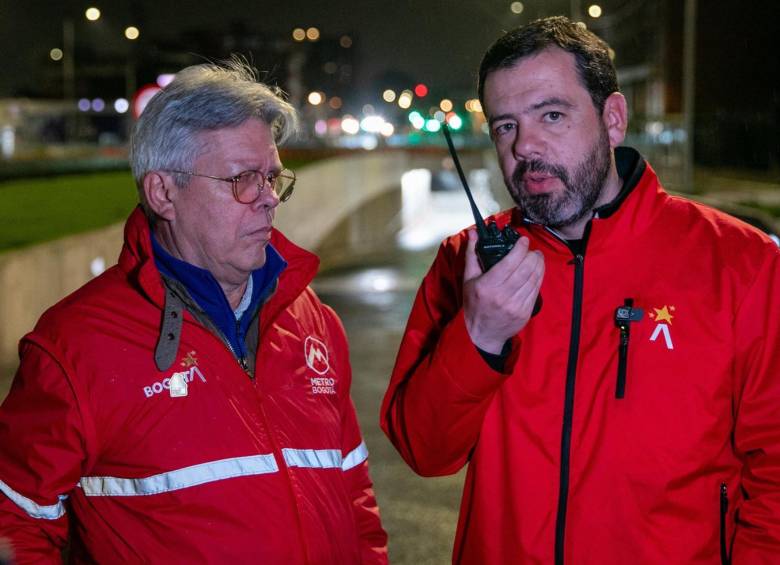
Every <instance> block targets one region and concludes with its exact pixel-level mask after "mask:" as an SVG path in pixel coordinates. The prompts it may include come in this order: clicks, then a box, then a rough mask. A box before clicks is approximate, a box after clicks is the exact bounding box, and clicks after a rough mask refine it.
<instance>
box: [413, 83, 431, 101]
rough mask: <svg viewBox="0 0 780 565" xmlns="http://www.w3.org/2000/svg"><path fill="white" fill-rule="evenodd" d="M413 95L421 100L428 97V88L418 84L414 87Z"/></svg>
mask: <svg viewBox="0 0 780 565" xmlns="http://www.w3.org/2000/svg"><path fill="white" fill-rule="evenodd" d="M414 95H415V96H417V98H423V97H425V96H427V95H428V87H427V86H425V85H424V84H423V83H420V84H418V85H417V86H415V87H414Z"/></svg>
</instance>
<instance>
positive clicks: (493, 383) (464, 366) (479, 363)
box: [436, 309, 511, 398]
mask: <svg viewBox="0 0 780 565" xmlns="http://www.w3.org/2000/svg"><path fill="white" fill-rule="evenodd" d="M508 343H510V344H511V341H510V342H508ZM504 351H506V352H507V356H508V354H509V352H511V345H510V347H509V348H508V349H507V347H506V346H505V347H504ZM504 351H502V352H501V354H502V355H503V353H504ZM436 357H437V361H436V363H440V364H441V366H442V367H443V368H444V370H445V372H446V374H447V376H448V377H449V379H450V380H451V381H452V383H453V384H454V385H455V386H456V387H457V388H459V389H460V390H461V391H463V392H464V393H465V394H466V395H468V396H471V397H475V398H483V397H485V396H486V395H488V394H491V393H492V392H495V390H496V389H497V388H498V387H500V386H501V385H502V384H503V382H504V380H505V379H506V378H507V377H508V376H509V375H507V374H504V373H502V372H501V371H496V370H495V369H493V368H492V367H491V366H490V365H489V364H488V363H487V362H486V361H485V358H484V357H483V356H482V355H481V354H480V351H479V350H478V348H477V346H476V345H474V343H473V342H472V341H471V337H470V336H469V333H468V330H467V329H466V319H465V318H464V315H463V309H461V310H460V311H459V312H458V315H457V316H456V317H455V318H454V319H453V320H452V321H451V322H450V323H449V325H448V326H447V327H446V328H445V329H444V331H443V332H442V336H441V340H440V341H439V345H438V347H437V348H436Z"/></svg>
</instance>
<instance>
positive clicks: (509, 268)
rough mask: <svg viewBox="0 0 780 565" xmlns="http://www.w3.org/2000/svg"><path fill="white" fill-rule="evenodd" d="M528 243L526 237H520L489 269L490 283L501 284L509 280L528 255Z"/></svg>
mask: <svg viewBox="0 0 780 565" xmlns="http://www.w3.org/2000/svg"><path fill="white" fill-rule="evenodd" d="M529 244H530V241H529V240H528V238H527V237H521V238H520V239H519V240H518V241H517V243H515V245H514V247H512V249H511V250H510V251H509V253H507V254H506V256H504V257H503V258H502V259H501V260H500V261H499V262H498V263H496V265H495V266H494V267H493V268H492V269H490V273H491V274H490V279H491V281H490V282H491V284H496V285H502V284H506V283H507V282H509V281H510V280H511V278H512V276H513V274H514V273H515V272H516V271H517V269H518V268H519V267H520V265H521V264H522V262H523V260H524V259H525V257H526V256H527V255H528V245H529Z"/></svg>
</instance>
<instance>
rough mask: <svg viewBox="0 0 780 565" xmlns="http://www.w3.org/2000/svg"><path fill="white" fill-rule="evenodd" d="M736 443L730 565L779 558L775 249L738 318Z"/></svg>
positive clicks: (779, 275) (779, 289) (779, 280)
mask: <svg viewBox="0 0 780 565" xmlns="http://www.w3.org/2000/svg"><path fill="white" fill-rule="evenodd" d="M735 331H736V336H737V338H736V339H737V361H736V364H735V370H736V382H737V391H736V402H735V414H736V424H735V430H734V445H735V449H736V452H737V455H738V456H739V457H740V459H741V460H742V462H743V469H742V482H741V490H742V493H743V495H744V500H743V502H742V504H741V507H740V508H738V511H737V521H736V532H735V535H734V545H733V549H732V563H734V564H735V565H741V564H743V563H755V564H769V563H777V560H778V555H780V250H778V249H777V248H775V247H774V246H773V248H772V250H771V252H770V256H769V258H768V259H767V260H766V261H764V264H763V265H762V267H761V269H760V271H759V272H758V274H757V276H756V277H755V280H754V282H753V284H752V285H751V288H750V290H749V291H748V293H747V296H746V297H745V298H744V299H743V301H742V304H741V305H740V307H739V310H738V313H737V319H736V328H735Z"/></svg>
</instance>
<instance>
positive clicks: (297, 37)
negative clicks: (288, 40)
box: [292, 27, 306, 41]
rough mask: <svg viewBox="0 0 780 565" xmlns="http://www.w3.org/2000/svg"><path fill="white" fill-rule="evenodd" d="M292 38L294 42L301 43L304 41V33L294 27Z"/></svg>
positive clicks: (301, 29)
mask: <svg viewBox="0 0 780 565" xmlns="http://www.w3.org/2000/svg"><path fill="white" fill-rule="evenodd" d="M292 38H293V39H294V40H295V41H303V40H304V39H306V32H305V31H304V30H303V28H300V27H296V28H295V29H294V30H293V32H292Z"/></svg>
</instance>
